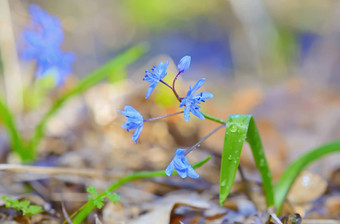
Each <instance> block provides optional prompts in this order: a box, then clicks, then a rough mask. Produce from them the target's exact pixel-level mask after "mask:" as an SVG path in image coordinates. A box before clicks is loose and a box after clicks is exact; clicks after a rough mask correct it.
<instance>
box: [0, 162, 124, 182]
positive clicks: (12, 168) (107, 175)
mask: <svg viewBox="0 0 340 224" xmlns="http://www.w3.org/2000/svg"><path fill="white" fill-rule="evenodd" d="M0 171H5V172H11V173H38V174H48V175H60V174H70V175H75V176H83V177H90V178H102V179H117V178H119V177H121V176H122V175H119V174H117V173H112V172H111V171H110V172H108V171H99V170H93V169H73V168H65V167H43V166H39V167H38V166H28V165H14V164H0Z"/></svg>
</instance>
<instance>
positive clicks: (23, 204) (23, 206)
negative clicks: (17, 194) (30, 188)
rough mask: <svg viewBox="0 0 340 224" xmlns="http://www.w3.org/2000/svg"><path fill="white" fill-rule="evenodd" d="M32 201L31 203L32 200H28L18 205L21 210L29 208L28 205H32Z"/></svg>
mask: <svg viewBox="0 0 340 224" xmlns="http://www.w3.org/2000/svg"><path fill="white" fill-rule="evenodd" d="M30 203H31V202H30V201H27V200H25V201H21V202H19V205H18V207H19V210H24V209H27V208H28V206H29V205H30Z"/></svg>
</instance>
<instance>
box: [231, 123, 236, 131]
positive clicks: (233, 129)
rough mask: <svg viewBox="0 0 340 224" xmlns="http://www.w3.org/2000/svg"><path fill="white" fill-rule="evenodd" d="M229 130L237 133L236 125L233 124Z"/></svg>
mask: <svg viewBox="0 0 340 224" xmlns="http://www.w3.org/2000/svg"><path fill="white" fill-rule="evenodd" d="M229 130H230V131H231V132H236V131H237V126H236V125H235V124H231V125H230V127H229Z"/></svg>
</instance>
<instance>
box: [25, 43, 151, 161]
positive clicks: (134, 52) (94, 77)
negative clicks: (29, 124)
mask: <svg viewBox="0 0 340 224" xmlns="http://www.w3.org/2000/svg"><path fill="white" fill-rule="evenodd" d="M146 51H147V47H146V46H145V45H137V46H134V47H132V48H130V49H128V50H127V51H125V52H123V53H121V54H120V55H118V56H116V57H115V58H114V59H112V60H111V61H109V62H108V63H106V64H105V65H103V66H102V67H100V68H99V69H97V70H95V71H94V72H92V73H90V74H89V75H87V76H86V77H85V78H83V79H82V80H81V81H80V82H79V83H78V84H77V86H75V87H74V88H73V89H71V90H70V91H68V92H67V93H65V94H64V95H63V96H61V97H60V98H59V99H58V100H57V101H56V102H55V103H54V104H53V105H52V107H51V108H50V110H49V111H48V112H47V113H46V114H45V115H44V117H43V118H42V119H41V121H40V122H39V124H38V125H37V127H36V129H35V132H34V135H33V137H32V139H31V140H30V142H29V150H30V151H33V152H32V153H33V154H34V155H35V150H36V147H37V146H38V144H39V142H40V140H41V138H42V137H43V135H44V131H45V127H46V124H47V122H48V121H49V119H50V118H51V117H52V116H53V115H54V114H55V113H56V112H57V111H58V110H59V109H60V108H61V107H62V106H63V104H64V103H65V102H66V101H67V100H68V99H70V98H72V97H73V96H75V95H78V94H80V93H82V92H84V91H85V90H87V89H88V88H90V87H91V86H93V85H95V84H97V83H98V82H100V81H102V80H103V79H104V78H106V77H108V76H112V74H114V73H116V72H119V71H122V70H123V69H124V68H125V67H126V66H128V65H129V64H131V63H132V62H134V61H135V60H137V59H138V58H139V57H141V56H142V55H143V54H144V53H145V52H146Z"/></svg>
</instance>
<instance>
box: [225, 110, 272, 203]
mask: <svg viewBox="0 0 340 224" xmlns="http://www.w3.org/2000/svg"><path fill="white" fill-rule="evenodd" d="M245 141H247V142H248V143H249V145H250V148H251V150H252V153H253V155H254V159H255V163H256V166H257V167H258V170H259V172H260V174H261V177H262V180H263V188H264V192H265V196H266V201H267V206H272V205H274V190H273V184H272V178H271V173H270V170H269V167H268V163H267V160H266V158H265V155H264V151H263V146H262V142H261V138H260V135H259V132H258V130H257V127H256V124H255V121H254V119H253V116H252V115H230V116H229V118H228V120H227V124H226V131H225V138H224V145H223V152H222V162H221V177H220V198H219V201H220V205H221V206H222V205H223V204H224V201H225V200H226V198H227V197H228V195H229V193H230V190H231V187H232V185H233V183H234V181H235V177H236V172H237V169H238V166H239V163H240V157H241V150H242V147H243V143H244V142H245Z"/></svg>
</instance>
